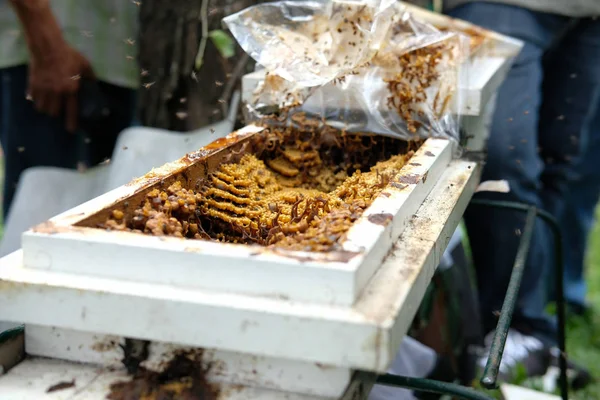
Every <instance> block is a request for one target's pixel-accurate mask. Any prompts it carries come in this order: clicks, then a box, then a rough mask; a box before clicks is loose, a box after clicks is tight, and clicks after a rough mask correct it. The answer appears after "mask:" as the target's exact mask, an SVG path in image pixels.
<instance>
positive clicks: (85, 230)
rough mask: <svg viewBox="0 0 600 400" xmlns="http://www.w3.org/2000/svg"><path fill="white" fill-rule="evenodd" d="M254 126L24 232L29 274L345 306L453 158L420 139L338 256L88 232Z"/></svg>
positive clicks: (446, 148)
mask: <svg viewBox="0 0 600 400" xmlns="http://www.w3.org/2000/svg"><path fill="white" fill-rule="evenodd" d="M260 131H261V128H259V127H257V126H254V125H250V126H247V127H246V128H244V129H242V130H240V131H238V132H235V133H233V134H231V135H229V136H228V137H226V138H225V139H223V140H218V141H216V142H214V143H213V144H211V145H209V146H207V147H205V148H203V149H200V150H199V151H197V152H195V153H192V154H188V155H187V156H185V157H183V158H181V159H180V160H178V161H175V162H173V163H170V164H166V165H165V166H163V167H161V168H158V169H155V170H153V171H152V172H151V173H149V174H148V175H146V176H144V177H142V178H139V179H137V180H135V181H133V182H131V183H130V184H128V185H125V186H122V187H120V188H118V189H115V190H113V191H111V192H109V193H107V194H105V195H102V196H100V197H98V198H96V199H94V200H92V201H90V202H87V203H85V204H83V205H81V206H79V207H76V208H74V209H72V210H70V211H67V212H65V213H63V214H61V215H59V216H57V217H55V218H53V219H51V220H49V221H47V222H45V223H43V224H41V225H39V226H36V227H34V228H32V229H31V230H29V231H27V232H25V233H24V234H23V238H22V248H23V262H24V265H25V266H26V267H27V268H33V269H37V270H45V271H54V272H65V273H75V274H78V275H85V276H96V277H104V278H114V279H119V280H126V281H135V282H148V283H168V284H170V285H173V286H174V287H181V288H190V289H204V290H211V291H218V292H226V293H239V294H248V295H257V296H264V297H278V298H282V299H288V300H295V301H303V302H304V301H305V302H314V303H326V304H334V305H344V306H348V305H352V304H353V303H354V302H355V301H356V300H357V298H358V296H359V294H360V293H361V291H362V290H363V288H364V287H365V285H366V284H367V282H368V281H369V280H370V278H371V277H372V276H373V274H374V273H375V272H376V270H377V268H378V267H379V266H380V265H381V263H382V260H383V259H384V258H385V256H386V255H387V253H388V252H389V250H390V248H391V246H392V243H393V242H394V241H395V240H396V239H397V238H398V237H399V236H400V234H401V233H402V231H403V230H404V228H405V227H406V225H407V224H408V222H409V220H410V219H411V218H412V216H413V214H414V213H415V212H416V211H417V209H418V208H419V207H420V205H421V203H422V202H423V200H424V199H425V197H426V196H427V195H428V194H429V192H430V191H431V189H432V188H433V186H434V185H435V183H436V182H437V180H438V178H439V177H440V176H441V174H442V173H443V171H444V169H445V168H446V166H447V165H448V163H449V162H450V160H451V153H452V143H451V142H449V141H447V140H442V139H428V140H427V141H426V142H425V143H424V144H423V145H422V146H421V147H420V148H419V150H417V151H416V153H415V154H414V156H413V157H412V158H411V159H410V161H409V162H408V163H407V164H406V165H405V166H404V167H403V168H402V169H401V170H400V171H398V173H397V175H396V177H395V178H394V179H393V180H392V181H391V182H390V183H389V184H388V186H387V188H385V189H384V193H382V195H380V196H379V197H378V198H377V199H376V200H375V201H374V202H373V203H372V205H371V206H370V207H369V208H368V209H367V210H366V211H365V213H364V214H363V215H362V217H361V218H360V219H359V221H357V222H356V223H355V224H354V226H352V228H351V229H350V231H349V232H348V234H347V239H346V241H345V242H344V243H343V244H342V246H343V250H341V251H331V252H324V253H312V252H297V251H284V250H277V249H276V248H274V249H273V248H265V247H261V246H249V245H238V244H228V243H219V242H211V241H203V240H184V239H178V238H173V237H153V236H149V235H141V234H136V233H130V232H117V231H106V230H102V229H98V228H96V227H94V226H95V225H96V224H97V222H98V221H100V220H102V219H103V218H106V216H107V215H109V213H110V212H111V210H112V209H114V208H120V209H127V208H128V207H134V206H136V205H137V204H138V203H139V201H140V200H139V199H141V198H143V196H144V195H145V193H147V192H149V191H150V190H151V189H153V188H156V187H159V186H160V185H161V182H162V183H165V182H170V181H173V180H174V179H175V177H178V176H181V175H182V174H183V175H186V178H185V179H187V180H189V181H190V182H193V181H195V180H196V179H197V178H198V177H200V176H206V174H207V173H208V172H209V170H210V169H211V168H214V167H215V166H216V165H218V164H219V163H221V162H222V160H223V157H225V155H227V154H228V153H229V152H237V151H238V150H239V149H240V148H241V146H243V145H244V143H245V142H246V141H248V139H249V138H251V137H252V136H253V135H255V134H258V133H259V132H260Z"/></svg>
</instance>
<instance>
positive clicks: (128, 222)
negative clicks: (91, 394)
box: [99, 127, 413, 252]
mask: <svg viewBox="0 0 600 400" xmlns="http://www.w3.org/2000/svg"><path fill="white" fill-rule="evenodd" d="M254 140H255V143H254V144H253V145H254V149H259V151H255V152H253V153H247V154H241V155H240V156H239V159H238V160H232V162H228V163H223V164H221V165H219V166H218V167H217V168H216V169H215V170H214V171H212V172H211V173H210V174H208V176H206V177H204V178H202V179H200V180H198V181H197V182H196V184H195V185H193V188H190V187H186V186H189V185H186V182H185V181H184V180H178V181H176V182H175V183H173V184H171V185H169V186H168V187H165V188H163V189H161V188H156V189H153V190H151V191H150V192H148V193H147V194H146V197H145V199H144V200H143V201H142V203H141V204H140V205H139V207H138V208H136V209H135V211H134V212H133V213H132V215H130V216H126V215H125V213H124V212H123V211H120V210H118V209H115V210H113V211H112V214H111V216H110V218H109V219H108V220H107V221H105V222H103V223H102V224H100V226H99V227H101V228H104V229H111V230H124V231H133V232H139V233H145V234H150V235H155V236H174V237H179V238H189V239H201V240H215V241H220V242H228V243H243V244H258V245H263V246H275V247H278V248H284V249H289V250H302V251H313V252H325V251H332V250H336V249H339V248H340V244H341V243H342V242H343V240H344V237H345V234H346V232H347V231H348V229H349V228H350V226H351V225H352V224H353V223H354V222H355V221H356V220H357V219H358V218H360V216H361V215H362V213H363V211H364V210H365V209H366V208H367V207H369V205H370V204H371V203H372V202H373V200H374V199H375V198H376V197H377V196H379V194H380V193H381V191H382V190H383V188H385V187H386V185H387V184H388V183H389V181H390V179H391V178H392V177H393V176H395V175H396V173H397V172H398V171H399V169H400V168H402V166H403V165H404V164H405V163H406V162H407V160H408V159H409V158H410V157H411V156H412V154H413V151H409V148H408V145H407V144H406V143H405V142H402V141H400V140H396V139H391V138H384V137H373V136H364V135H350V134H346V133H344V132H338V131H334V130H333V129H332V128H319V129H317V128H316V127H313V128H306V127H304V128H302V129H298V128H285V129H283V128H273V127H272V128H267V129H265V131H263V132H261V133H260V134H257V135H256V138H255V139H254Z"/></svg>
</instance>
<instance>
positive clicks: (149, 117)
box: [138, 0, 257, 131]
mask: <svg viewBox="0 0 600 400" xmlns="http://www.w3.org/2000/svg"><path fill="white" fill-rule="evenodd" d="M203 1H205V2H208V4H207V6H206V8H205V10H206V14H205V15H206V16H207V21H208V29H205V31H211V30H214V29H221V28H222V25H221V19H222V18H223V17H224V16H227V15H230V14H232V13H235V12H237V11H240V10H242V9H244V8H246V7H248V6H250V5H252V4H255V3H257V1H256V0H170V1H165V0H143V1H142V4H141V7H140V8H141V9H140V34H139V45H140V46H139V55H138V60H139V65H140V68H141V74H142V77H141V80H142V86H141V88H140V94H139V104H138V107H139V108H138V112H139V118H140V121H141V123H142V124H143V125H144V126H151V127H157V128H163V129H169V130H175V131H188V130H192V129H197V128H199V127H202V126H205V125H208V124H210V123H213V122H216V121H220V120H222V119H224V118H225V117H226V112H227V111H228V110H227V109H228V105H229V101H230V98H231V96H232V94H233V92H234V90H235V89H237V88H238V87H239V84H240V78H241V76H242V75H243V74H245V73H246V72H247V71H248V68H250V67H251V66H250V65H249V64H250V63H249V59H248V57H247V56H246V54H245V53H244V51H243V50H242V49H241V48H240V47H239V46H237V44H236V51H235V55H234V56H233V57H231V58H227V59H226V58H224V57H222V56H221V55H220V53H219V51H218V50H217V48H216V47H215V46H214V45H213V43H212V41H211V40H207V43H206V49H205V52H204V56H203V64H202V66H201V68H200V70H199V71H194V64H195V59H196V55H197V53H198V47H199V43H200V39H201V35H202V34H201V33H202V31H203V29H202V21H201V20H202V12H201V10H202V6H203Z"/></svg>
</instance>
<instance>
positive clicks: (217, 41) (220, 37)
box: [208, 29, 235, 58]
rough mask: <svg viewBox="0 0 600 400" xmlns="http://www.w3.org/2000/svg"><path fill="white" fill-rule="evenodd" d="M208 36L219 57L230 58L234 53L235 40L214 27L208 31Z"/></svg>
mask: <svg viewBox="0 0 600 400" xmlns="http://www.w3.org/2000/svg"><path fill="white" fill-rule="evenodd" d="M208 37H209V38H210V40H211V41H212V42H213V44H214V45H215V47H216V48H217V50H218V51H219V53H220V54H221V57H223V58H230V57H233V56H234V55H235V42H234V41H233V38H232V37H231V36H229V35H228V34H227V33H226V32H224V31H222V30H220V29H216V30H214V31H210V32H208Z"/></svg>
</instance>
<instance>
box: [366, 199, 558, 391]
mask: <svg viewBox="0 0 600 400" xmlns="http://www.w3.org/2000/svg"><path fill="white" fill-rule="evenodd" d="M471 205H478V206H486V207H496V208H505V209H511V210H516V211H523V212H526V213H527V218H526V220H525V228H524V229H523V235H522V237H521V241H520V243H519V248H518V250H517V255H516V257H515V263H514V264H513V270H512V273H511V277H510V281H509V285H508V289H507V292H506V297H505V299H504V304H503V305H502V310H501V312H500V318H499V320H498V325H497V328H496V332H495V333H494V339H493V342H492V347H491V349H490V354H489V356H488V361H487V364H486V366H485V370H484V374H483V377H482V378H481V384H482V385H483V386H484V387H486V388H488V389H496V388H497V384H496V382H497V378H498V371H499V369H500V362H501V361H502V353H503V352H504V345H505V344H506V337H507V335H508V330H509V329H510V324H511V320H512V315H513V311H514V309H515V304H516V299H517V295H518V293H519V289H520V287H521V280H522V278H523V270H524V268H525V260H526V258H527V253H528V252H529V247H530V244H531V237H532V235H533V227H534V225H535V220H536V218H537V217H540V218H541V219H542V220H543V221H545V222H546V223H547V224H548V225H549V226H550V228H551V230H552V233H553V235H554V240H555V259H556V260H555V269H556V271H555V272H556V274H557V275H558V277H557V279H556V296H557V299H556V303H557V304H556V309H557V317H558V338H557V339H558V348H559V350H560V356H559V367H560V392H561V398H562V400H568V398H569V386H568V381H567V358H566V343H565V341H566V340H565V339H566V335H565V322H566V317H565V299H564V287H563V269H564V266H563V249H562V236H561V232H560V226H559V224H558V222H557V221H556V219H555V218H554V217H553V216H552V215H550V214H549V213H547V212H545V211H543V210H539V209H537V208H536V207H535V206H531V205H528V204H522V203H517V202H510V201H496V200H480V199H473V200H472V201H471ZM377 383H378V384H382V385H387V386H398V387H402V388H406V389H413V390H418V391H422V392H430V393H439V394H449V395H454V396H457V397H460V398H463V399H467V400H480V399H485V400H489V399H491V398H490V397H488V396H486V395H485V394H482V393H479V392H476V391H475V390H473V389H470V388H466V387H464V386H461V385H456V384H452V383H445V382H438V381H433V380H429V379H420V378H409V377H405V376H397V375H390V374H386V375H382V376H380V377H379V378H378V379H377Z"/></svg>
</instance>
